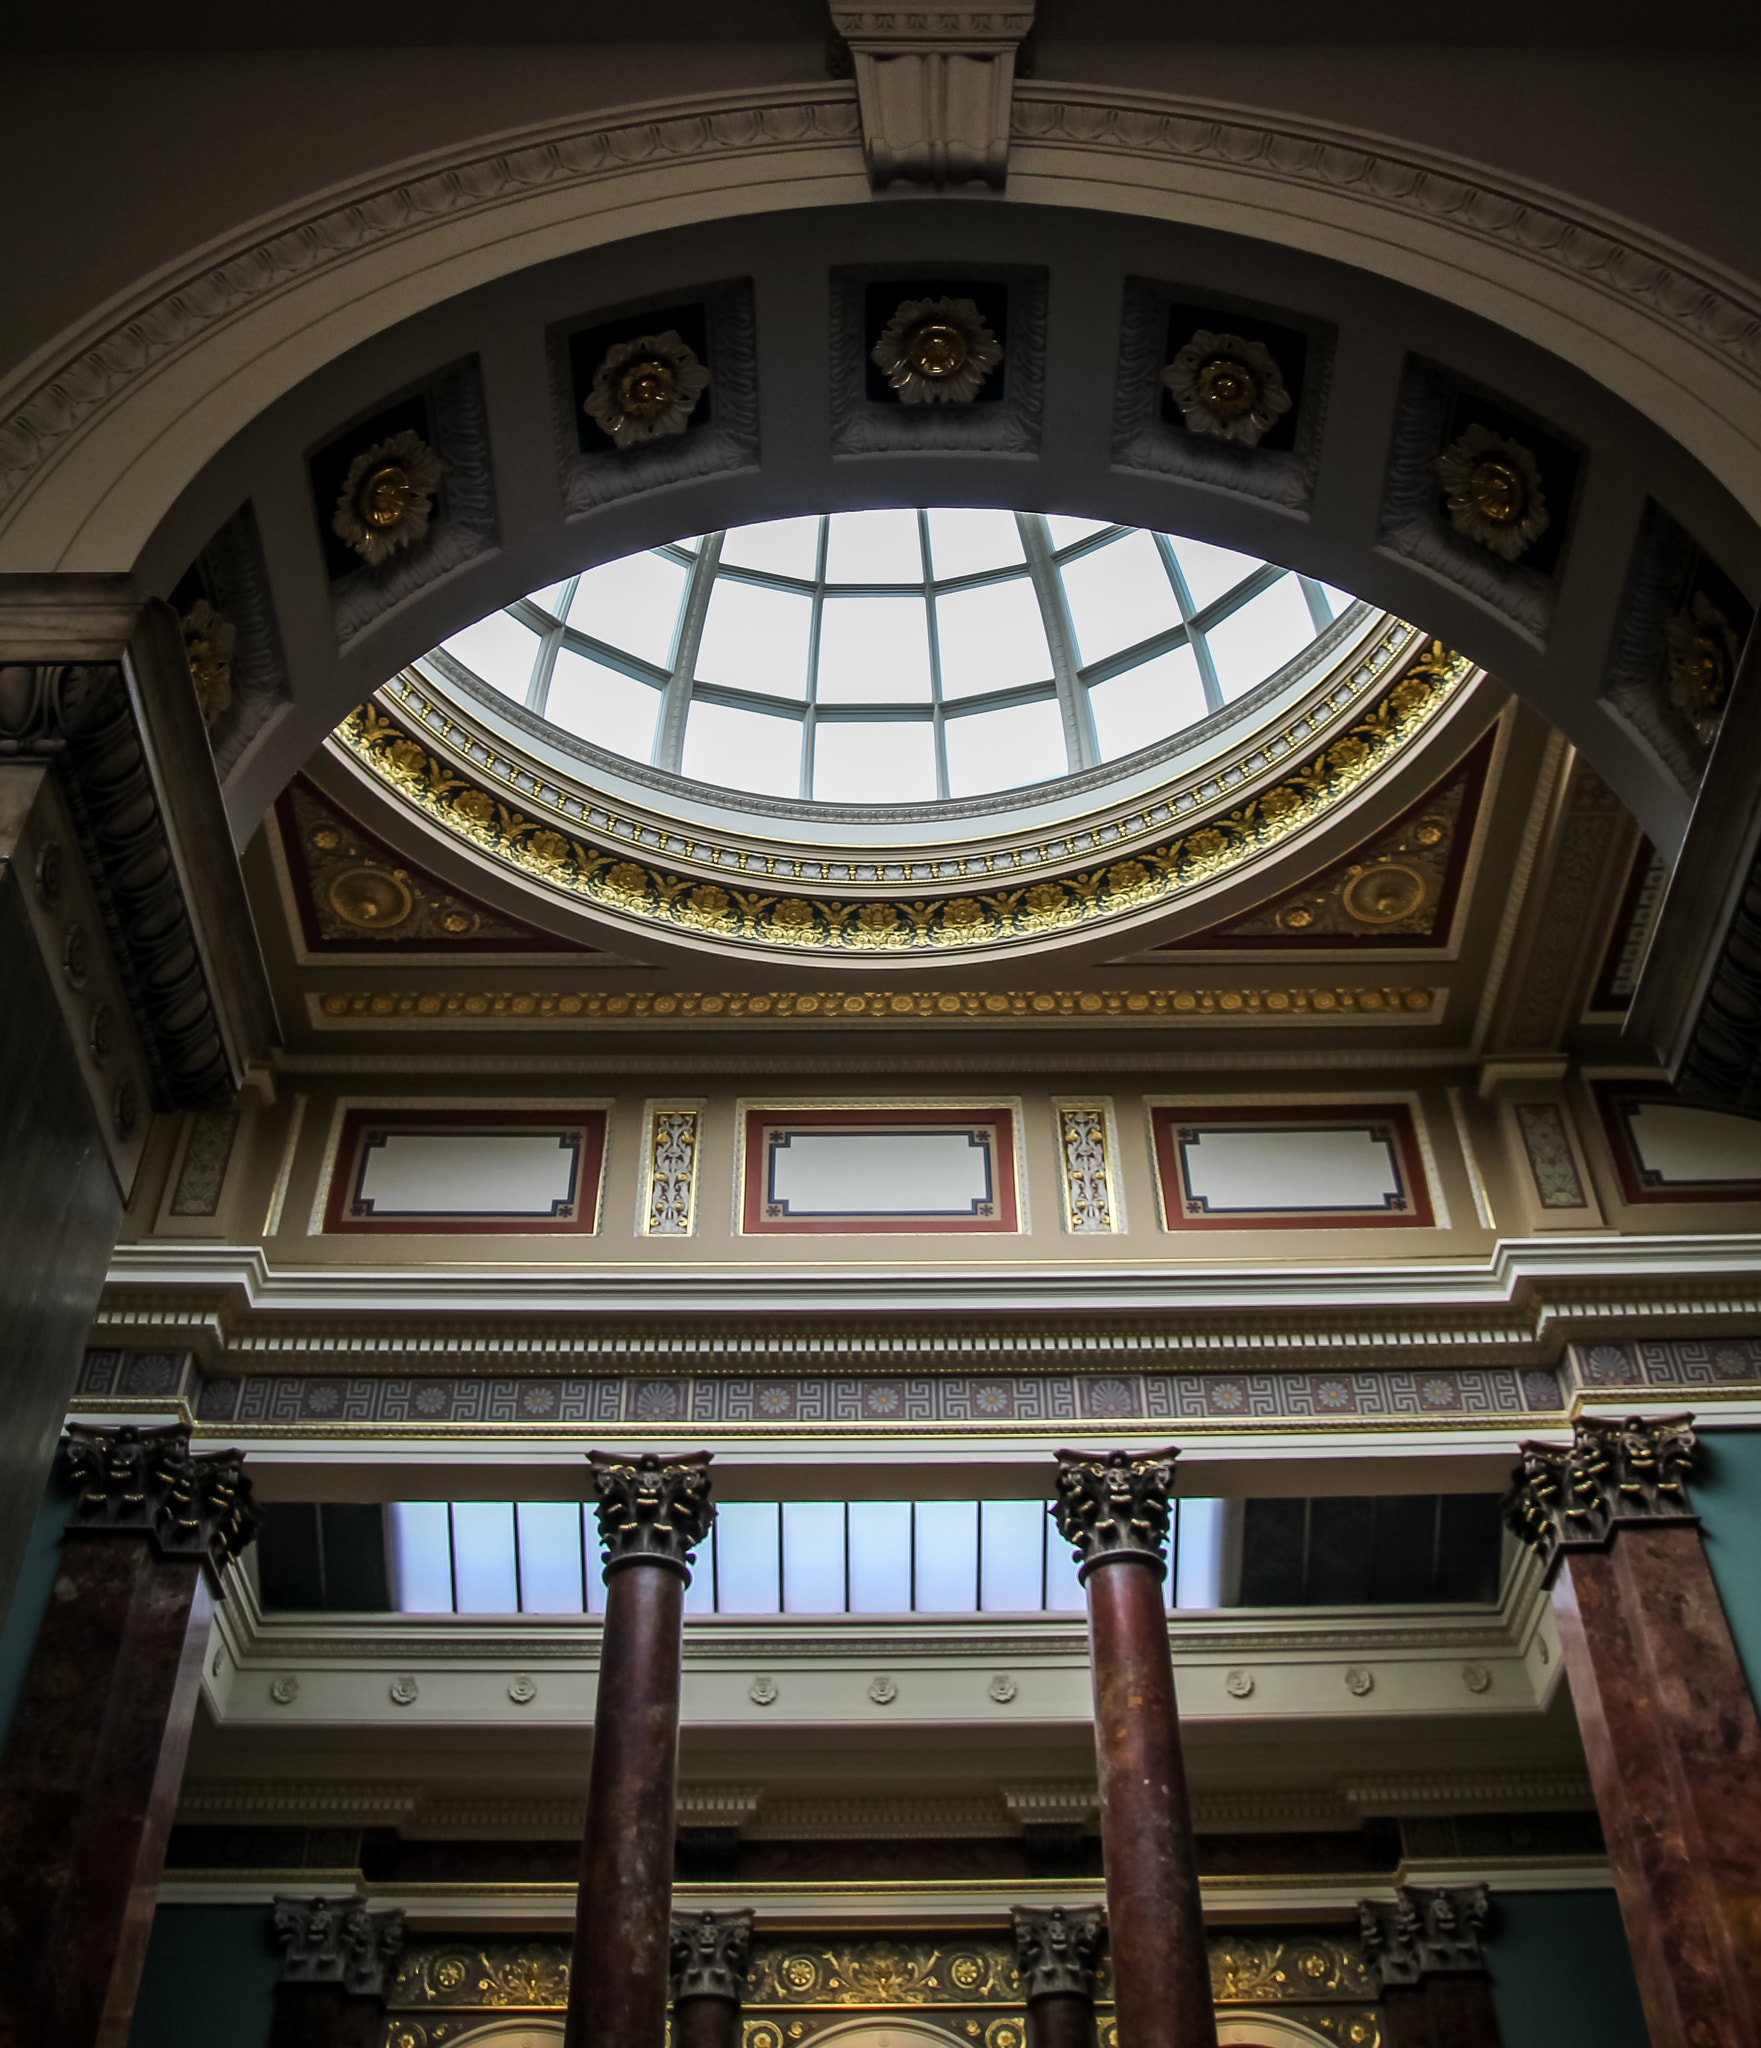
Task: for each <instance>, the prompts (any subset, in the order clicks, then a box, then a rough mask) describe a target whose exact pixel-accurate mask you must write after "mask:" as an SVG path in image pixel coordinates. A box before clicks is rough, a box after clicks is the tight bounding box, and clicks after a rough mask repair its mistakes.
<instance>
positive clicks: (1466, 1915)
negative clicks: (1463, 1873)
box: [1357, 1884, 1492, 1990]
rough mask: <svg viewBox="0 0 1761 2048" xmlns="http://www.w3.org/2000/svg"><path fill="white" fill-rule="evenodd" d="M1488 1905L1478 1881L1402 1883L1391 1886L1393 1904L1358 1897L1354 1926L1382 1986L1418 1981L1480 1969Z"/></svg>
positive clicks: (1483, 1962) (1483, 1964)
mask: <svg viewBox="0 0 1761 2048" xmlns="http://www.w3.org/2000/svg"><path fill="white" fill-rule="evenodd" d="M1491 1908H1492V1894H1491V1893H1490V1892H1489V1891H1488V1890H1487V1888H1486V1887H1485V1886H1484V1885H1483V1884H1465V1885H1454V1886H1450V1887H1447V1888H1443V1887H1435V1888H1433V1887H1431V1886H1421V1885H1410V1884H1403V1885H1400V1886H1398V1887H1397V1888H1396V1890H1395V1893H1394V1900H1393V1903H1392V1904H1389V1903H1387V1902H1385V1901H1383V1900H1380V1899H1360V1900H1359V1901H1358V1908H1357V1923H1358V1931H1359V1933H1360V1934H1361V1936H1362V1938H1363V1944H1364V1947H1365V1948H1366V1949H1367V1950H1368V1951H1369V1954H1370V1959H1371V1960H1372V1961H1373V1962H1374V1963H1375V1965H1376V1967H1377V1969H1378V1970H1379V1971H1380V1972H1381V1976H1382V1985H1383V1988H1384V1990H1386V1989H1387V1988H1388V1987H1389V1986H1390V1985H1394V1986H1397V1987H1398V1986H1402V1985H1410V1984H1418V1983H1421V1982H1422V1981H1423V1980H1424V1979H1425V1978H1426V1977H1438V1976H1464V1975H1472V1974H1477V1973H1479V1972H1481V1971H1483V1970H1484V1969H1485V1967H1486V1959H1485V1956H1484V1955H1483V1954H1482V1953H1481V1951H1480V1930H1481V1929H1482V1928H1483V1927H1484V1926H1485V1924H1486V1918H1487V1915H1488V1914H1489V1913H1490V1911H1491Z"/></svg>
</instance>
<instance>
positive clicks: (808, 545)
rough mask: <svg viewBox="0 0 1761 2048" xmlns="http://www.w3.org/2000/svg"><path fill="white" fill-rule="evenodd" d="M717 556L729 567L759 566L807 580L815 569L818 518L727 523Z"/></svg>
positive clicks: (770, 571)
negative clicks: (748, 523)
mask: <svg viewBox="0 0 1761 2048" xmlns="http://www.w3.org/2000/svg"><path fill="white" fill-rule="evenodd" d="M721 559H722V561H723V562H724V563H726V564H727V565H728V566H729V567H730V568H734V569H762V570H764V571H765V572H766V574H768V575H771V576H799V577H800V578H801V579H802V581H803V582H806V583H811V582H812V581H813V578H814V576H815V575H816V574H817V573H818V569H819V521H818V519H817V518H811V519H767V520H766V521H765V522H764V523H763V524H762V525H760V526H731V527H729V528H728V530H727V532H726V533H725V534H724V535H723V536H722V552H721Z"/></svg>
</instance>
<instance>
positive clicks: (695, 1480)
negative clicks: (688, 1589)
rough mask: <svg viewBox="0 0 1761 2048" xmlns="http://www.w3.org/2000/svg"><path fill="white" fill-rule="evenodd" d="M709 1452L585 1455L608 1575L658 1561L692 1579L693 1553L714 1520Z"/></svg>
mask: <svg viewBox="0 0 1761 2048" xmlns="http://www.w3.org/2000/svg"><path fill="white" fill-rule="evenodd" d="M711 1455H712V1454H711V1453H710V1452H708V1451H687V1452H684V1453H683V1454H682V1455H680V1456H679V1457H676V1458H663V1457H659V1456H657V1455H656V1454H655V1453H654V1452H652V1451H645V1452H640V1453H638V1454H637V1455H636V1456H634V1457H625V1456H622V1455H620V1454H619V1453H618V1452H616V1451H589V1452H588V1453H587V1460H588V1464H589V1467H590V1468H591V1470H592V1473H593V1484H594V1487H595V1489H596V1490H597V1492H598V1495H599V1500H598V1504H597V1509H596V1512H597V1513H598V1516H599V1540H600V1543H601V1544H602V1545H603V1546H604V1549H603V1555H604V1560H605V1573H606V1577H607V1578H609V1577H610V1576H611V1574H612V1573H613V1572H615V1571H618V1570H621V1569H622V1567H623V1566H625V1565H628V1564H662V1565H666V1566H668V1567H670V1568H671V1569H672V1570H673V1571H676V1572H680V1573H682V1574H683V1575H684V1577H685V1578H686V1579H687V1580H688V1579H689V1578H690V1576H691V1556H692V1553H693V1551H695V1550H696V1548H697V1546H698V1544H700V1543H701V1542H702V1541H703V1540H704V1538H705V1537H706V1536H707V1535H708V1534H709V1531H710V1525H711V1523H712V1522H713V1521H714V1519H715V1509H714V1508H713V1507H712V1506H711V1505H710V1499H709V1460H710V1457H711Z"/></svg>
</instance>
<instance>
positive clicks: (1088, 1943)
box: [1009, 1906, 1107, 2005]
mask: <svg viewBox="0 0 1761 2048" xmlns="http://www.w3.org/2000/svg"><path fill="white" fill-rule="evenodd" d="M1009 1918H1010V1920H1011V1921H1012V1922H1013V1923H1014V1929H1015V1968H1016V1971H1017V1973H1018V1974H1019V1976H1020V1978H1021V1994H1022V1996H1023V1997H1024V1998H1025V1999H1026V2000H1027V2001H1028V2003H1029V2004H1030V2005H1031V2004H1032V2003H1033V2001H1034V2000H1035V1999H1036V1998H1051V1997H1055V1996H1060V1995H1070V1996H1074V1997H1077V1998H1086V1999H1088V2000H1090V2001H1091V2002H1092V2001H1093V1998H1094V1995H1095V1977H1096V1975H1097V1974H1098V1972H1099V1970H1100V1967H1101V1963H1102V1961H1103V1960H1104V1959H1105V1957H1106V1953H1107V1923H1106V1920H1105V1918H1104V1917H1103V1915H1102V1913H1101V1909H1100V1907H1098V1906H1090V1907H1087V1908H1083V1909H1079V1910H1076V1911H1072V1912H1066V1911H1065V1909H1064V1908H1063V1907H1062V1906H1051V1907H1046V1908H1041V1907H1038V1906H1011V1907H1010V1908H1009Z"/></svg>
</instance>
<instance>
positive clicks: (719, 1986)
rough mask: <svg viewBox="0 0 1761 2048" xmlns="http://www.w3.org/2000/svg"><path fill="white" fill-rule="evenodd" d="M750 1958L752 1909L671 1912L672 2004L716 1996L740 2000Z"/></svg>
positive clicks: (732, 2001)
mask: <svg viewBox="0 0 1761 2048" xmlns="http://www.w3.org/2000/svg"><path fill="white" fill-rule="evenodd" d="M751 1960H752V1912H751V1909H750V1908H745V1907H743V1908H741V1909H740V1910H739V1911H738V1912H733V1913H675V1914H674V1915H673V1936H672V1953H671V1968H672V1977H673V2003H674V2004H675V2005H676V2004H678V2003H679V2001H680V2000H681V1999H686V1998H720V1999H723V2000H725V2001H726V2002H727V2003H728V2004H730V2005H738V2004H739V2003H740V1998H741V1994H742V1993H743V1992H744V1990H745V1988H746V1972H747V1969H748V1967H749V1966H750V1963H751Z"/></svg>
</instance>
